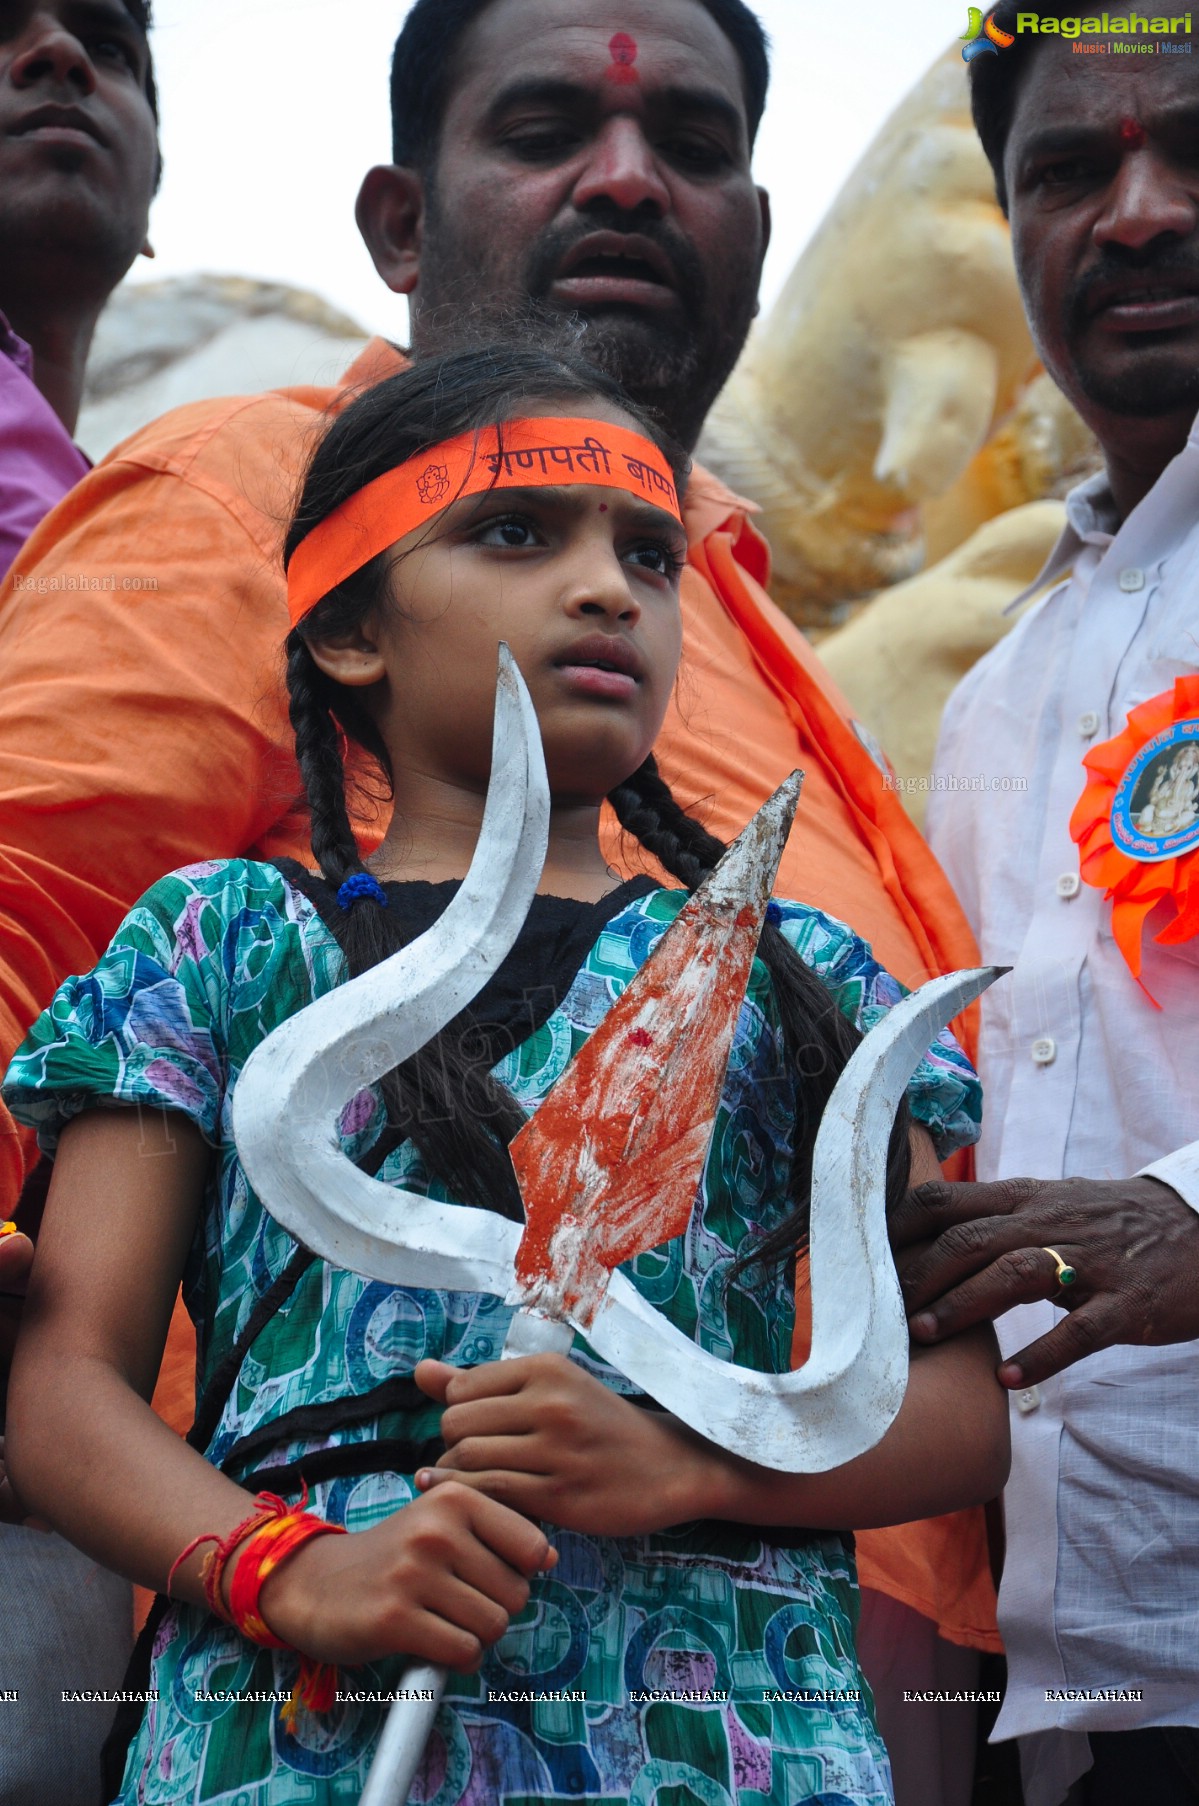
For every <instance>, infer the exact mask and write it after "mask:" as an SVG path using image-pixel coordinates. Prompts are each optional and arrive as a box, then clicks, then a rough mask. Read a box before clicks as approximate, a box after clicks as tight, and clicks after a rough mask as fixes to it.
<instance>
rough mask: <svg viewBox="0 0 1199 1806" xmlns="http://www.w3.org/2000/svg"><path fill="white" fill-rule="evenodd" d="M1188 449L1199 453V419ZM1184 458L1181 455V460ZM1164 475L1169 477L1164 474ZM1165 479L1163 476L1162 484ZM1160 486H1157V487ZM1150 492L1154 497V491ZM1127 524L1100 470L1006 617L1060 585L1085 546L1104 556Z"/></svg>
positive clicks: (1081, 490) (1078, 492) (1080, 491)
mask: <svg viewBox="0 0 1199 1806" xmlns="http://www.w3.org/2000/svg"><path fill="white" fill-rule="evenodd" d="M1186 449H1187V450H1191V451H1199V419H1196V421H1195V424H1194V426H1192V428H1191V432H1190V436H1189V438H1188V439H1187V445H1186ZM1183 455H1184V454H1183V453H1180V454H1179V456H1180V457H1181V456H1183ZM1167 468H1169V467H1167ZM1162 475H1163V476H1164V475H1165V472H1164V471H1163V473H1162ZM1161 480H1162V479H1161V477H1159V478H1158V482H1161ZM1156 487H1157V485H1156V484H1155V485H1154V488H1156ZM1149 493H1150V494H1151V495H1152V494H1153V490H1150V492H1149ZM1123 524H1124V523H1123V521H1122V520H1121V519H1120V516H1119V514H1118V513H1117V511H1116V502H1115V497H1114V496H1113V495H1112V490H1111V484H1110V483H1109V482H1108V479H1107V472H1106V471H1104V470H1101V471H1098V472H1097V473H1096V474H1095V475H1094V476H1093V477H1088V478H1087V480H1086V482H1085V483H1079V484H1078V486H1077V487H1076V488H1074V489H1072V490H1071V491H1070V493H1069V495H1068V496H1067V497H1066V524H1065V526H1064V527H1063V528H1062V532H1061V537H1060V538H1059V540H1058V542H1057V544H1056V545H1055V546H1054V548H1053V550H1052V552H1050V554H1049V557H1048V558H1047V559H1046V561H1045V563H1044V564H1043V565H1042V567H1041V569H1040V570H1039V571H1038V572H1037V575H1036V576H1035V577H1034V578H1033V580H1032V582H1031V583H1030V584H1029V586H1028V588H1027V589H1023V590H1021V591H1020V594H1019V595H1018V596H1016V597H1015V598H1014V600H1013V601H1011V602H1009V603H1008V605H1007V607H1006V608H1005V609H1004V611H1003V612H1004V614H1005V615H1008V614H1012V613H1013V612H1014V611H1015V610H1016V609H1017V608H1021V607H1023V605H1024V603H1025V602H1027V601H1028V600H1029V599H1030V598H1031V597H1032V596H1035V595H1037V594H1038V592H1039V591H1040V590H1043V589H1044V588H1045V587H1046V585H1047V584H1050V583H1056V582H1057V581H1058V579H1059V578H1061V577H1064V576H1065V575H1066V574H1067V572H1068V571H1069V570H1070V569H1071V567H1072V566H1073V564H1074V562H1075V560H1076V559H1077V557H1078V555H1079V553H1080V552H1081V551H1082V548H1083V547H1084V546H1097V547H1098V548H1099V552H1100V556H1102V555H1103V553H1104V552H1106V550H1107V548H1108V547H1109V546H1110V545H1111V543H1112V541H1113V540H1114V539H1115V537H1116V534H1117V533H1118V532H1119V531H1120V528H1121V527H1122V526H1123Z"/></svg>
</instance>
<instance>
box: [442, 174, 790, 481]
mask: <svg viewBox="0 0 1199 1806" xmlns="http://www.w3.org/2000/svg"><path fill="white" fill-rule="evenodd" d="M426 207H427V213H426V227H425V242H424V247H423V250H422V254H421V282H420V291H419V295H418V297H417V302H416V306H415V308H414V311H413V340H414V344H415V345H416V346H417V348H418V349H419V351H420V354H421V355H422V356H430V355H433V354H435V353H437V352H440V351H443V350H450V349H452V348H453V346H454V344H455V342H456V341H458V340H459V339H460V338H461V336H462V334H463V333H469V334H470V335H471V336H473V337H478V336H479V335H480V333H481V331H482V329H483V328H484V327H485V326H486V327H487V328H488V329H489V330H490V331H491V332H492V333H493V334H494V335H496V336H499V337H503V336H505V333H506V334H507V336H510V337H516V338H525V337H529V338H532V339H534V340H537V339H538V338H539V337H542V336H544V338H545V339H547V340H548V341H549V343H550V344H552V343H553V341H554V340H555V339H556V338H559V337H560V336H561V335H562V333H563V332H565V334H566V335H567V338H568V339H569V341H570V349H571V350H572V351H574V352H575V354H576V355H577V356H579V357H581V358H583V359H584V360H585V361H586V362H588V363H590V364H593V365H594V366H595V367H596V368H597V369H598V370H601V371H603V372H604V374H605V375H608V376H611V377H612V378H613V379H614V380H615V381H616V382H618V383H619V384H620V386H621V388H622V389H623V390H624V391H625V393H626V394H627V395H628V397H629V399H630V401H633V402H635V403H636V404H637V405H638V406H640V407H643V408H646V409H647V410H649V412H651V413H652V414H653V415H654V416H655V417H656V418H657V419H658V420H659V421H660V422H661V424H662V425H663V426H664V427H665V428H666V430H667V431H668V432H669V433H670V434H671V435H672V437H673V438H675V439H676V440H677V441H678V443H679V445H680V446H682V447H684V448H685V449H686V450H688V451H690V450H691V449H692V447H693V446H694V445H695V443H696V441H697V440H698V438H699V435H700V431H701V429H702V427H703V423H704V420H705V418H706V417H707V414H708V410H709V408H710V407H711V405H712V403H713V402H714V401H715V399H716V397H717V395H718V394H719V393H720V391H721V389H722V388H723V387H724V385H725V383H726V382H727V381H728V378H729V376H730V374H731V373H732V369H733V366H734V364H735V363H736V362H737V359H738V357H740V355H741V348H742V346H743V345H744V343H745V340H746V337H747V336H748V333H749V326H750V321H751V320H752V319H753V316H754V312H755V309H756V305H757V284H756V279H755V281H754V284H753V286H752V289H751V288H750V287H749V286H746V288H745V292H744V293H741V292H737V293H726V294H725V295H722V296H721V297H720V300H719V302H718V307H719V308H720V309H721V310H722V312H723V318H718V317H717V311H718V308H717V307H713V305H712V304H711V301H710V292H711V291H710V284H709V282H708V279H707V274H706V272H705V270H704V266H703V264H702V262H701V260H700V258H699V257H698V256H697V254H696V252H695V250H694V249H693V247H692V246H691V244H690V243H689V242H688V241H687V240H686V239H684V238H682V237H681V236H680V235H678V234H677V233H675V232H673V231H672V230H671V229H670V228H669V227H666V226H664V225H663V224H661V223H660V222H658V221H656V220H649V221H646V220H643V219H641V218H639V217H638V218H633V217H632V216H631V215H627V214H622V213H620V212H619V211H618V210H617V209H604V210H603V211H602V212H601V211H600V210H599V209H596V210H595V211H593V212H589V213H588V214H587V216H586V218H582V217H580V218H579V219H578V220H577V221H576V222H575V223H574V224H573V225H572V226H571V228H570V229H569V230H558V231H549V232H546V233H545V234H544V235H543V236H542V237H541V238H540V239H539V240H538V241H537V243H536V244H535V245H534V247H533V249H532V251H531V253H530V254H529V257H528V260H527V263H526V266H525V269H524V271H523V274H522V279H521V281H520V282H519V283H512V285H511V292H509V293H507V294H504V293H502V292H497V289H496V288H495V287H490V288H489V279H491V280H492V281H494V272H492V271H490V270H489V269H488V268H487V265H486V262H485V260H484V259H483V258H482V257H474V258H470V257H467V256H465V255H464V254H463V253H462V252H461V250H460V249H459V247H458V245H457V243H456V241H455V238H454V234H453V228H452V226H451V224H450V222H449V221H447V220H446V219H445V217H444V215H443V214H442V212H441V209H440V207H439V205H438V199H437V195H436V188H435V185H434V184H432V183H430V184H429V191H428V194H427V198H426ZM604 231H615V232H619V233H622V234H625V235H629V234H634V233H635V234H636V235H637V236H638V237H640V238H650V239H652V240H653V241H654V243H655V244H656V245H658V246H659V248H660V249H661V250H662V251H663V252H664V253H665V254H666V255H667V256H668V257H669V259H670V263H671V268H672V270H673V273H674V279H675V285H676V286H675V289H674V293H675V296H676V300H677V306H676V307H674V308H672V309H671V310H670V311H669V312H657V311H654V312H651V311H650V310H649V309H644V310H643V309H640V308H636V307H632V306H627V307H612V308H604V309H601V310H599V311H598V312H596V313H594V314H592V313H588V314H582V313H577V312H576V313H573V314H572V313H570V312H564V311H563V310H562V309H561V308H560V307H559V306H558V305H557V304H555V303H554V302H552V301H551V300H550V292H551V290H552V288H553V285H554V282H555V280H556V279H557V276H558V273H559V271H560V269H561V266H562V261H563V258H564V257H565V256H566V255H567V253H568V252H569V251H570V250H571V249H572V248H573V246H574V245H576V244H578V243H579V242H580V241H581V240H582V239H584V238H589V237H590V236H591V235H592V234H593V233H595V232H604ZM755 278H756V272H755Z"/></svg>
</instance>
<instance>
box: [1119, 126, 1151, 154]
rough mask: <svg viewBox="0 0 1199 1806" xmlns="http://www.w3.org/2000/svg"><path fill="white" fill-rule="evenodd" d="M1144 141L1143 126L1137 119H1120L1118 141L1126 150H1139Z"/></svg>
mask: <svg viewBox="0 0 1199 1806" xmlns="http://www.w3.org/2000/svg"><path fill="white" fill-rule="evenodd" d="M1144 142H1145V128H1144V126H1143V125H1142V124H1141V122H1140V120H1139V119H1132V118H1129V119H1122V120H1121V121H1120V143H1121V144H1122V145H1123V146H1124V147H1125V149H1126V150H1140V149H1141V147H1142V146H1143V145H1144Z"/></svg>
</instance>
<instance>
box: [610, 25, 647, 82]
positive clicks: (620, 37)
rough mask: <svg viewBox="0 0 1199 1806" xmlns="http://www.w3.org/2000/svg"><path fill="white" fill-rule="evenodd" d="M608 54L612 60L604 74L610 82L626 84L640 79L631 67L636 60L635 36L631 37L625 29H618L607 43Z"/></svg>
mask: <svg viewBox="0 0 1199 1806" xmlns="http://www.w3.org/2000/svg"><path fill="white" fill-rule="evenodd" d="M608 54H609V55H610V56H611V58H612V61H611V63H610V64H609V65H608V67H607V69H605V71H604V74H605V75H606V76H607V78H608V80H609V81H610V82H618V83H621V84H627V83H629V82H637V81H640V80H641V77H640V76H639V75H638V73H637V71H636V69H635V68H634V67H633V65H634V63H635V62H636V61H637V40H636V38H631V37H630V36H629V34H628V32H627V31H618V32H617V33H616V36H615V37H614V38H613V39H612V40H611V42H610V43H609V45H608Z"/></svg>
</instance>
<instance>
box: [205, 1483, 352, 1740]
mask: <svg viewBox="0 0 1199 1806" xmlns="http://www.w3.org/2000/svg"><path fill="white" fill-rule="evenodd" d="M307 1497H308V1489H307V1487H305V1488H304V1495H303V1498H301V1500H300V1506H299V1509H298V1510H295V1511H292V1510H289V1508H288V1507H287V1506H286V1505H285V1504H284V1503H283V1500H282V1499H276V1498H274V1496H273V1495H271V1494H261V1495H260V1499H263V1500H265V1499H268V1498H269V1499H270V1500H271V1503H272V1505H273V1506H274V1507H276V1508H277V1509H275V1510H272V1511H271V1512H270V1513H269V1515H268V1519H267V1522H266V1523H264V1524H261V1525H259V1526H258V1527H257V1528H256V1529H255V1530H254V1531H253V1532H252V1533H251V1535H250V1536H249V1538H248V1539H247V1541H246V1543H245V1545H244V1547H243V1548H242V1551H241V1553H240V1555H239V1556H238V1558H237V1566H236V1567H235V1568H234V1570H233V1579H232V1580H231V1581H230V1583H229V1617H230V1620H231V1622H232V1623H233V1625H234V1627H235V1628H236V1629H237V1630H238V1631H240V1632H241V1634H242V1636H243V1637H245V1638H247V1639H248V1641H249V1642H251V1643H257V1644H259V1645H261V1647H262V1648H264V1649H291V1648H292V1645H291V1644H290V1643H285V1642H283V1640H282V1639H281V1638H279V1637H277V1636H276V1635H275V1633H274V1631H272V1630H271V1628H270V1627H269V1625H268V1624H267V1622H266V1619H265V1618H264V1617H263V1615H262V1608H261V1605H260V1603H259V1595H260V1594H261V1592H262V1589H263V1587H264V1586H265V1585H266V1583H267V1581H268V1580H269V1579H270V1577H271V1575H272V1574H273V1573H274V1572H275V1570H276V1568H278V1567H279V1566H280V1564H281V1563H283V1562H285V1561H286V1560H287V1558H288V1556H289V1555H294V1554H295V1552H296V1550H297V1549H300V1548H302V1547H303V1545H304V1544H305V1543H307V1542H311V1541H312V1539H313V1537H316V1536H344V1535H345V1534H346V1532H345V1528H344V1526H343V1525H341V1524H328V1523H326V1522H325V1520H324V1518H318V1517H316V1516H315V1515H314V1514H313V1513H312V1512H309V1511H305V1510H304V1509H303V1507H304V1501H305V1500H306V1499H307ZM296 1653H297V1654H298V1655H299V1657H300V1674H299V1679H298V1680H297V1681H296V1685H295V1688H294V1690H293V1692H292V1696H291V1698H290V1699H289V1700H288V1702H287V1704H286V1705H285V1706H284V1708H283V1710H282V1712H281V1713H280V1714H279V1716H280V1718H281V1719H282V1721H283V1723H284V1725H286V1727H287V1729H288V1730H289V1731H290V1730H294V1728H295V1722H296V1715H297V1713H298V1711H299V1708H300V1706H302V1705H303V1706H307V1708H308V1710H309V1711H310V1712H328V1711H329V1710H330V1709H331V1708H332V1706H333V1704H334V1702H335V1699H336V1694H337V1668H336V1666H335V1665H334V1664H333V1663H329V1662H318V1661H315V1660H314V1659H313V1658H312V1657H311V1656H306V1655H305V1654H304V1653H303V1651H302V1650H301V1651H296Z"/></svg>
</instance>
